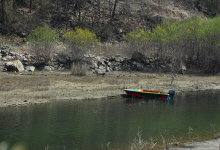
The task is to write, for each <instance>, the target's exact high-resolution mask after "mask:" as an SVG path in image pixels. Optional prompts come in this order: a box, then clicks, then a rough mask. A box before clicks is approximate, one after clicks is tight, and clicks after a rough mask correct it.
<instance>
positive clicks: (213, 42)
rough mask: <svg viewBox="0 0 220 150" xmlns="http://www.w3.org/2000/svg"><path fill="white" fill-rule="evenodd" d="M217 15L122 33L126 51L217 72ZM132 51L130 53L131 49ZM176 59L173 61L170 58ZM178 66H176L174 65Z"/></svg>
mask: <svg viewBox="0 0 220 150" xmlns="http://www.w3.org/2000/svg"><path fill="white" fill-rule="evenodd" d="M219 23H220V17H216V18H213V19H201V18H192V19H189V20H186V21H183V22H165V23H163V24H161V25H158V26H157V27H155V28H154V29H153V30H152V31H145V30H135V31H132V32H131V33H129V34H127V35H126V36H124V38H125V39H126V40H127V41H128V45H131V46H130V47H132V49H128V50H129V51H139V52H141V53H143V54H145V55H146V56H148V57H154V58H157V59H158V60H160V62H159V63H158V65H157V66H158V67H159V66H160V65H162V64H161V63H163V62H168V63H171V64H172V63H173V64H172V65H173V66H176V64H182V63H183V62H184V63H186V65H187V66H188V67H196V68H198V69H202V70H204V71H206V72H219V71H220V62H219V61H218V58H219V57H220V53H219V48H220V40H219V39H220V28H219ZM130 53H131V52H130ZM173 60H175V61H173ZM177 68H178V67H177Z"/></svg>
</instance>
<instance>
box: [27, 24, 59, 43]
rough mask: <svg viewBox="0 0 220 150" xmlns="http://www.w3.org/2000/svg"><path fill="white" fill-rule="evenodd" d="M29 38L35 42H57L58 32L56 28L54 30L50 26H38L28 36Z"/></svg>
mask: <svg viewBox="0 0 220 150" xmlns="http://www.w3.org/2000/svg"><path fill="white" fill-rule="evenodd" d="M28 40H29V41H30V42H33V43H43V42H52V43H53V42H57V41H58V34H57V32H56V31H55V30H52V29H51V28H50V27H49V26H43V27H37V28H36V29H35V30H34V31H32V33H31V34H30V35H29V36H28Z"/></svg>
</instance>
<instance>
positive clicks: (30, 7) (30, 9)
mask: <svg viewBox="0 0 220 150" xmlns="http://www.w3.org/2000/svg"><path fill="white" fill-rule="evenodd" d="M32 2H33V0H30V6H29V12H30V13H31V12H32Z"/></svg>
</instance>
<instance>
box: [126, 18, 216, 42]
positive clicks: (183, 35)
mask: <svg viewBox="0 0 220 150" xmlns="http://www.w3.org/2000/svg"><path fill="white" fill-rule="evenodd" d="M219 23H220V17H216V18H213V19H201V18H193V19H189V20H186V21H183V22H165V23H163V24H161V25H158V26H157V27H155V28H154V29H153V30H152V31H145V30H143V29H139V30H134V31H132V32H130V33H129V34H127V35H125V36H124V39H126V40H128V41H131V42H137V41H139V42H140V41H149V40H150V41H158V42H182V41H185V40H193V39H195V38H197V39H198V40H203V41H209V39H210V38H211V37H212V36H213V35H216V34H220V27H219Z"/></svg>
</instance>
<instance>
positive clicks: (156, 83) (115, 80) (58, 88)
mask: <svg viewBox="0 0 220 150" xmlns="http://www.w3.org/2000/svg"><path fill="white" fill-rule="evenodd" d="M172 79H174V80H173V82H172ZM219 79H220V76H219V75H214V76H205V75H202V76H200V75H196V74H194V75H193V74H190V75H178V76H173V75H171V74H162V73H157V74H155V73H140V72H110V73H107V74H106V75H104V76H97V75H95V74H90V75H87V76H85V77H77V76H72V75H71V74H70V72H34V73H1V75H0V93H1V97H0V107H6V106H19V105H29V104H39V103H47V102H52V101H56V100H79V99H95V98H108V97H116V96H120V95H121V94H124V91H123V87H127V88H134V89H139V88H141V89H149V90H160V91H164V92H167V91H168V90H170V89H174V90H176V91H177V93H178V92H181V91H197V90H205V89H220V80H219ZM171 82H172V84H171Z"/></svg>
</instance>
